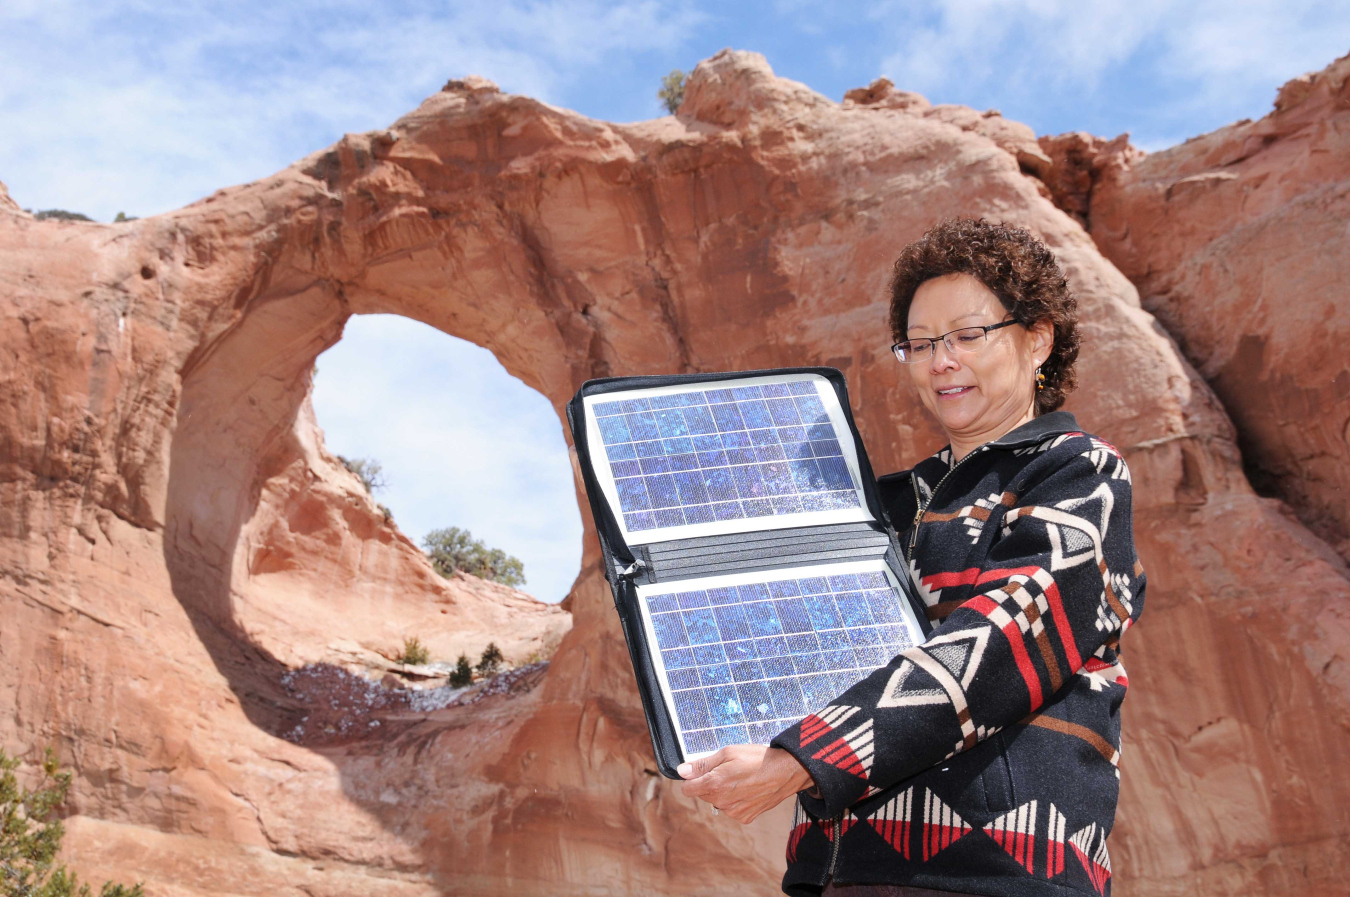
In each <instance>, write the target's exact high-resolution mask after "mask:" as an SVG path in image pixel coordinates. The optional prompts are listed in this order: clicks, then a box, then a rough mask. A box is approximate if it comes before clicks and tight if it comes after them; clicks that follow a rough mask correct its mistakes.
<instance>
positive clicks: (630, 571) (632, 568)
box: [614, 558, 647, 578]
mask: <svg viewBox="0 0 1350 897" xmlns="http://www.w3.org/2000/svg"><path fill="white" fill-rule="evenodd" d="M614 569H615V572H616V573H618V574H619V575H620V576H622V577H624V578H631V577H634V576H637V574H638V572H639V571H641V570H646V569H647V565H646V564H644V563H643V562H642V558H636V559H634V561H633V563H631V564H629V565H628V566H627V567H625V566H623V565H622V564H621V563H618V562H616V563H615V564H614Z"/></svg>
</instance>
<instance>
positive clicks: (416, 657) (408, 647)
mask: <svg viewBox="0 0 1350 897" xmlns="http://www.w3.org/2000/svg"><path fill="white" fill-rule="evenodd" d="M397 660H398V662H399V663H406V664H409V665H410V666H421V665H422V664H424V663H426V662H427V661H429V660H431V652H430V651H428V650H427V649H426V646H425V645H423V644H422V641H421V639H419V638H418V637H417V636H415V635H414V636H412V637H411V638H405V639H404V640H403V653H402V654H400V655H399V656H398V658H397Z"/></svg>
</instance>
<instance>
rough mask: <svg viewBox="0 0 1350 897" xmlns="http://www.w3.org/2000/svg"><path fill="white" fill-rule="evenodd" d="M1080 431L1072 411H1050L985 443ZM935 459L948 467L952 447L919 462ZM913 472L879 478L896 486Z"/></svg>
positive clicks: (1011, 445)
mask: <svg viewBox="0 0 1350 897" xmlns="http://www.w3.org/2000/svg"><path fill="white" fill-rule="evenodd" d="M1081 432H1082V431H1081V430H1080V429H1079V428H1078V421H1077V420H1075V419H1074V416H1073V414H1072V413H1070V412H1068V411H1051V412H1050V413H1049V414H1042V415H1041V416H1040V417H1037V418H1033V419H1032V420H1029V421H1027V422H1026V423H1024V424H1022V426H1020V427H1018V428H1017V429H1015V430H1011V431H1009V432H1007V433H1004V434H1003V435H1002V436H1000V437H999V438H998V439H995V440H994V441H993V442H987V443H985V445H988V446H990V447H991V448H1006V449H1015V448H1022V447H1024V446H1028V445H1036V444H1037V443H1039V442H1041V441H1043V440H1045V439H1049V438H1050V437H1051V436H1059V435H1061V434H1063V433H1081ZM935 459H936V460H940V461H942V463H943V464H944V465H946V466H948V467H950V466H951V459H952V447H951V446H950V445H946V446H943V447H942V449H941V450H940V451H938V452H937V453H935V454H933V455H929V456H928V458H926V459H925V460H924V461H921V462H919V463H920V464H923V463H927V462H928V461H932V460H935ZM916 467H917V465H916ZM913 472H914V468H910V469H909V470H898V471H896V472H895V473H888V474H886V475H885V476H883V477H880V478H879V480H880V481H882V482H886V483H888V484H890V485H892V486H898V485H899V484H901V483H903V482H905V481H907V480H908V479H909V477H910V475H911V474H912V473H913Z"/></svg>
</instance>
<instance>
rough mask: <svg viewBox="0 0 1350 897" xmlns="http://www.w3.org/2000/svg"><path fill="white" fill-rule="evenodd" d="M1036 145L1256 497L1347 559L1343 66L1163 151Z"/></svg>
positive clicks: (1062, 198)
mask: <svg viewBox="0 0 1350 897" xmlns="http://www.w3.org/2000/svg"><path fill="white" fill-rule="evenodd" d="M1042 142H1043V144H1044V145H1045V146H1046V148H1047V150H1049V152H1050V155H1052V156H1054V157H1055V159H1056V161H1057V164H1056V165H1055V173H1054V175H1052V176H1051V177H1050V178H1048V180H1050V182H1051V184H1052V189H1053V188H1054V187H1055V186H1057V185H1061V184H1062V187H1061V189H1059V190H1056V200H1057V201H1059V202H1060V204H1061V207H1064V208H1068V209H1073V210H1074V211H1077V212H1078V213H1079V214H1080V216H1081V217H1080V220H1084V221H1088V222H1089V229H1090V232H1091V234H1092V238H1093V240H1094V241H1096V243H1097V245H1098V247H1099V248H1100V249H1101V250H1102V252H1103V254H1105V255H1106V257H1107V258H1108V259H1110V260H1111V261H1112V262H1114V263H1115V264H1116V266H1117V267H1119V268H1120V270H1121V271H1122V272H1124V274H1125V275H1126V276H1127V277H1129V278H1130V280H1131V281H1133V282H1134V284H1135V285H1136V286H1137V287H1138V288H1139V293H1140V298H1141V300H1142V302H1143V305H1144V307H1145V308H1146V309H1147V310H1148V311H1150V312H1152V313H1153V314H1155V315H1157V316H1158V318H1159V320H1160V321H1161V322H1162V323H1163V325H1164V326H1165V327H1166V328H1167V330H1168V332H1169V333H1171V334H1172V335H1173V336H1174V337H1176V339H1177V341H1178V343H1179V344H1180V346H1181V349H1182V352H1183V353H1184V354H1185V355H1186V357H1187V358H1188V359H1189V360H1190V361H1191V362H1192V363H1193V364H1194V365H1195V366H1196V368H1197V369H1198V370H1199V372H1200V374H1201V375H1202V376H1203V377H1204V378H1205V380H1206V381H1207V382H1208V383H1209V384H1210V385H1211V386H1212V387H1213V388H1214V390H1215V392H1216V393H1217V394H1218V396H1219V398H1220V399H1221V400H1222V402H1223V404H1224V407H1225V408H1226V409H1227V410H1228V413H1229V414H1230V415H1231V416H1232V418H1233V421H1234V423H1235V424H1236V425H1237V428H1238V433H1239V444H1240V446H1241V448H1242V451H1243V458H1244V460H1245V461H1246V463H1247V468H1248V472H1249V474H1250V475H1251V476H1252V477H1253V479H1254V480H1255V482H1256V484H1257V486H1258V488H1260V489H1261V490H1262V491H1267V490H1269V493H1268V494H1275V495H1278V496H1280V497H1281V498H1283V499H1284V500H1285V501H1287V502H1288V503H1289V504H1290V505H1291V506H1292V507H1293V508H1294V510H1295V512H1296V513H1297V514H1298V516H1299V517H1300V518H1301V519H1302V520H1303V521H1304V522H1305V523H1307V524H1308V525H1309V526H1311V527H1312V528H1313V530H1314V531H1315V532H1317V533H1318V534H1319V535H1321V536H1322V537H1323V538H1324V539H1326V540H1328V541H1329V542H1331V543H1332V544H1333V545H1334V546H1336V547H1337V548H1338V549H1339V550H1340V552H1341V554H1342V555H1344V556H1347V557H1350V501H1347V496H1348V495H1350V363H1348V362H1347V361H1346V359H1347V357H1348V356H1347V352H1346V348H1345V347H1346V345H1347V343H1348V342H1350V301H1347V298H1346V287H1345V284H1346V283H1347V282H1348V281H1350V56H1347V57H1342V58H1341V59H1339V60H1337V61H1336V62H1334V63H1332V64H1331V65H1330V66H1328V67H1327V68H1326V69H1324V70H1323V71H1321V72H1317V73H1314V74H1309V75H1304V76H1302V77H1300V78H1296V79H1294V80H1293V81H1290V82H1289V83H1288V84H1285V85H1284V86H1283V87H1282V88H1281V89H1280V91H1279V95H1278V97H1277V98H1276V100H1275V108H1274V110H1273V111H1272V112H1271V113H1270V114H1269V115H1267V116H1266V117H1265V118H1262V119H1261V120H1260V121H1256V122H1252V121H1243V122H1238V123H1237V124H1234V125H1230V126H1228V127H1226V128H1220V129H1219V130H1217V131H1214V132H1213V133H1210V134H1205V135H1203V136H1200V137H1195V138H1192V139H1190V140H1187V141H1186V142H1185V143H1183V144H1181V145H1179V146H1175V147H1172V148H1171V149H1168V150H1164V151H1162V152H1158V153H1151V154H1148V155H1144V154H1143V153H1140V152H1139V151H1138V150H1135V149H1133V148H1132V147H1129V146H1128V144H1127V143H1126V142H1125V141H1124V140H1123V139H1117V140H1115V141H1112V142H1110V143H1108V142H1106V141H1103V140H1101V138H1093V137H1090V136H1089V135H1085V134H1079V135H1072V134H1071V135H1063V136H1062V137H1058V138H1049V139H1047V140H1043V141H1042ZM1070 181H1074V182H1076V183H1077V188H1076V189H1074V188H1073V187H1071V185H1070V184H1069V183H1068V182H1070ZM1089 194H1090V200H1089V198H1088V195H1089Z"/></svg>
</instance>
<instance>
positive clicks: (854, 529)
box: [567, 367, 930, 779]
mask: <svg viewBox="0 0 1350 897" xmlns="http://www.w3.org/2000/svg"><path fill="white" fill-rule="evenodd" d="M781 374H815V375H818V376H820V377H824V378H825V379H826V380H827V381H829V383H830V385H831V386H832V387H833V388H834V390H835V393H836V394H837V396H838V398H839V404H840V406H841V408H842V410H843V413H844V418H845V420H846V421H847V423H848V428H849V434H850V436H851V437H852V439H853V444H854V448H855V451H856V454H857V459H858V468H859V472H860V474H861V477H862V487H863V492H864V497H865V499H866V503H867V509H868V511H869V512H870V513H871V515H872V517H873V521H865V522H856V523H842V524H830V525H825V526H802V527H795V528H791V529H772V530H760V531H754V532H747V533H736V534H731V535H720V536H703V537H699V538H693V539H678V540H672V541H668V542H657V543H652V544H649V545H637V546H631V547H630V546H629V545H628V544H627V542H626V541H625V539H624V537H623V530H622V529H621V528H620V527H619V524H618V521H617V520H616V518H615V511H614V509H613V508H611V507H610V505H609V501H608V500H607V499H606V497H605V495H604V493H603V492H602V491H601V488H600V484H599V481H598V479H597V477H596V474H595V470H594V468H593V466H592V460H591V453H590V447H589V445H588V444H587V443H588V437H587V428H586V417H585V406H584V399H586V398H587V397H591V396H599V395H604V394H606V393H614V392H623V391H627V390H634V389H649V388H652V387H659V386H675V385H688V384H701V383H708V384H715V383H719V382H722V381H726V380H741V379H746V378H751V377H764V376H773V375H781ZM567 423H568V426H569V427H570V428H571V431H572V441H573V445H574V446H575V448H576V452H577V459H578V461H579V466H580V468H581V476H582V481H583V483H584V484H585V486H586V496H587V498H588V499H589V501H590V506H591V513H592V515H593V516H594V518H595V526H596V531H597V534H598V535H599V538H600V551H601V553H602V555H603V556H604V564H605V578H606V579H607V580H608V581H609V585H610V590H611V591H612V592H613V595H614V607H615V609H616V610H617V611H618V612H619V621H620V623H621V624H622V626H623V634H624V638H625V639H626V640H627V643H628V653H629V657H630V659H631V660H632V662H633V672H634V674H635V676H636V677H637V686H638V693H639V694H640V695H641V698H642V708H643V710H644V711H645V713H646V717H647V728H648V731H649V732H650V733H651V738H652V748H653V750H654V751H655V753H656V760H657V765H658V767H659V768H660V770H661V773H662V774H663V775H665V776H666V777H667V778H672V779H678V778H679V774H678V773H677V772H676V771H675V768H676V767H677V766H679V764H680V763H681V762H683V760H684V758H683V756H682V755H681V750H680V742H679V739H678V737H677V736H676V734H675V722H674V720H672V719H671V716H670V713H669V711H668V709H667V707H666V702H665V699H664V698H663V697H662V694H661V686H660V683H659V680H658V678H657V674H656V667H655V664H654V662H653V659H652V654H651V652H652V650H654V649H653V648H652V646H650V645H648V643H647V638H646V635H645V632H646V630H645V628H644V626H643V622H642V616H641V611H640V609H639V603H638V593H637V585H638V584H639V583H657V582H671V581H675V580H681V579H692V578H695V577H701V576H709V575H713V574H719V573H740V572H750V571H756V570H773V569H777V568H781V567H796V566H803V565H806V564H823V563H834V562H846V561H858V560H870V559H875V558H881V559H884V561H885V563H886V565H887V566H888V567H889V568H890V570H891V572H892V573H893V574H894V575H895V578H896V580H897V581H898V582H899V584H900V587H901V589H902V590H903V591H904V594H905V599H906V600H907V601H908V602H909V605H910V607H911V609H912V610H913V611H914V613H915V616H916V618H917V619H918V621H919V626H920V627H921V628H922V629H923V630H924V634H925V635H927V634H928V632H929V631H930V626H929V624H928V620H927V616H926V615H925V611H924V604H923V601H922V600H921V599H920V598H919V595H918V593H917V591H916V590H915V588H914V585H913V581H912V580H911V579H910V576H909V573H908V570H907V567H906V564H905V562H904V554H903V552H902V551H901V548H900V545H899V543H898V542H897V540H896V536H895V529H894V527H892V526H891V524H890V520H889V519H888V516H887V513H886V509H885V508H884V507H883V505H882V503H881V499H880V495H879V493H878V490H877V484H876V477H875V475H874V474H873V473H872V466H871V464H870V463H869V461H868V459H867V453H866V451H864V449H863V444H862V438H861V437H860V436H859V434H858V428H857V425H856V424H855V422H854V419H853V412H852V409H851V407H850V406H849V400H848V387H847V385H846V383H845V381H844V375H843V374H842V373H841V372H840V371H838V370H836V369H835V368H828V367H805V368H775V369H772V370H761V371H736V372H726V373H716V374H675V375H669V376H644V377H608V378H604V379H600V380H588V381H587V382H586V383H584V384H583V385H582V387H581V389H580V390H578V391H577V394H576V395H575V396H573V397H572V400H571V401H570V402H569V403H568V404H567Z"/></svg>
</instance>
